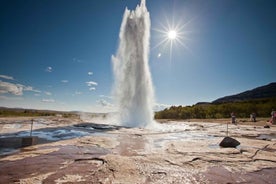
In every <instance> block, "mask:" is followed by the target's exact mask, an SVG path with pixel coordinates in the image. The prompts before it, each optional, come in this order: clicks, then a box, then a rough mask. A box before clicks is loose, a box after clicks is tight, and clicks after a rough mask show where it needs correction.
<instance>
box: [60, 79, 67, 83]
mask: <svg viewBox="0 0 276 184" xmlns="http://www.w3.org/2000/svg"><path fill="white" fill-rule="evenodd" d="M60 82H62V83H68V82H69V81H68V80H61V81H60Z"/></svg>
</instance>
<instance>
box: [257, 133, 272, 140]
mask: <svg viewBox="0 0 276 184" xmlns="http://www.w3.org/2000/svg"><path fill="white" fill-rule="evenodd" d="M256 139H260V140H267V141H271V140H276V135H275V134H260V135H259V136H258V137H256Z"/></svg>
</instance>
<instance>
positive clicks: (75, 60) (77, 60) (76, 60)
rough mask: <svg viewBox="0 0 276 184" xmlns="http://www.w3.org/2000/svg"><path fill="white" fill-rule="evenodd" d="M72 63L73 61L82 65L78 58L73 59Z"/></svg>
mask: <svg viewBox="0 0 276 184" xmlns="http://www.w3.org/2000/svg"><path fill="white" fill-rule="evenodd" d="M73 61H74V62H77V63H83V61H82V60H80V59H78V58H73Z"/></svg>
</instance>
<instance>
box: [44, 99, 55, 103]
mask: <svg viewBox="0 0 276 184" xmlns="http://www.w3.org/2000/svg"><path fill="white" fill-rule="evenodd" d="M41 101H42V102H45V103H54V102H55V100H54V99H42V100H41Z"/></svg>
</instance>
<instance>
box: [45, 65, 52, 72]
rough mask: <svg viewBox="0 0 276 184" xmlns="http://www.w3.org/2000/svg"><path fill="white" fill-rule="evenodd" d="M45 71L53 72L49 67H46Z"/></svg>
mask: <svg viewBox="0 0 276 184" xmlns="http://www.w3.org/2000/svg"><path fill="white" fill-rule="evenodd" d="M45 71H46V72H49V73H51V72H52V71H53V68H52V67H51V66H48V67H47V68H46V69H45Z"/></svg>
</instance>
